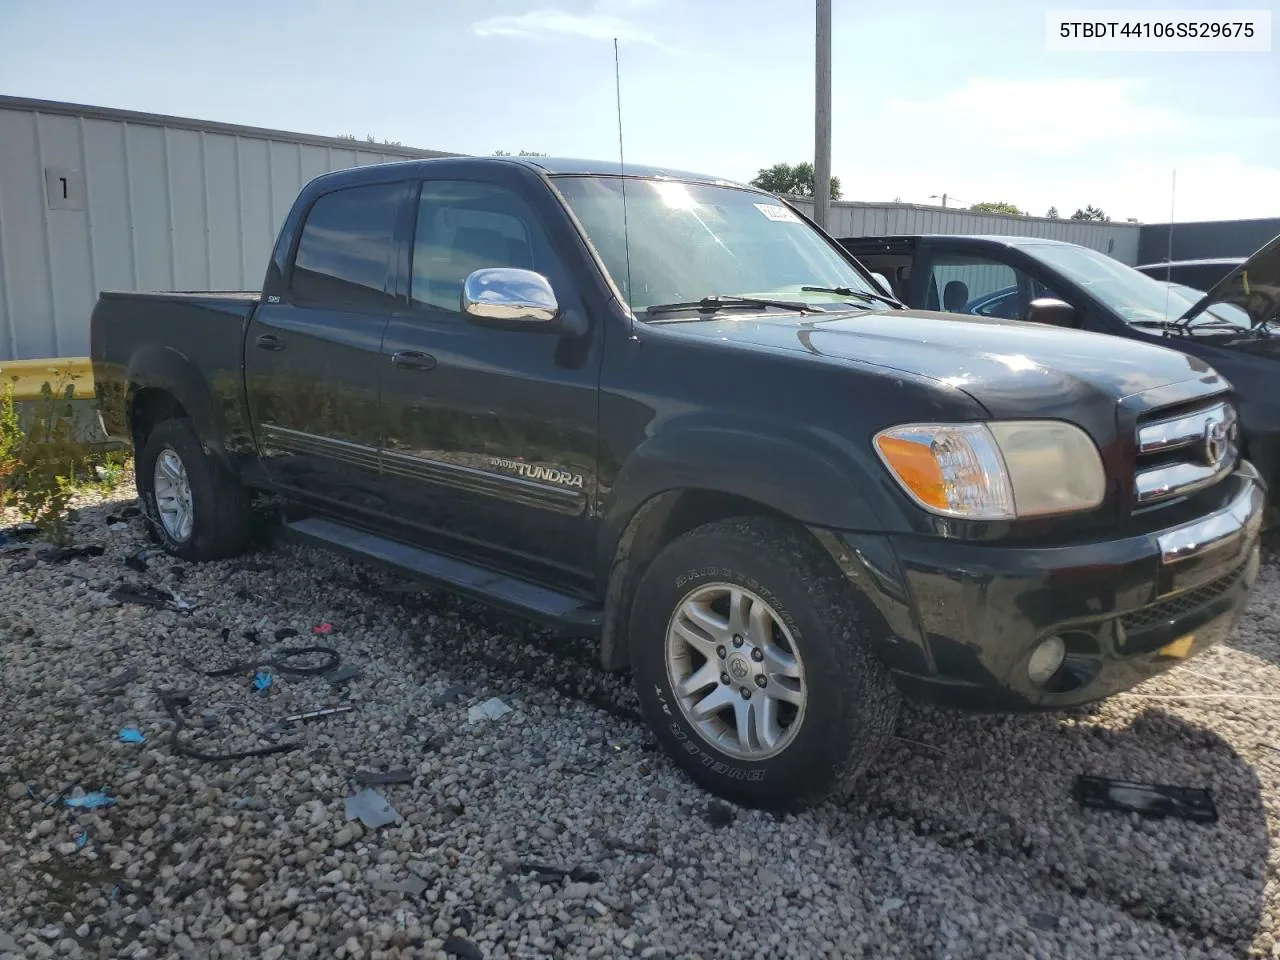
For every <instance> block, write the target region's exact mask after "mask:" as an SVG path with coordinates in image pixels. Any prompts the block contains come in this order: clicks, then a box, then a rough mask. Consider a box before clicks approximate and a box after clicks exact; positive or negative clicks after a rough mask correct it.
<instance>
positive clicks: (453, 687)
mask: <svg viewBox="0 0 1280 960" xmlns="http://www.w3.org/2000/svg"><path fill="white" fill-rule="evenodd" d="M467 692H468V691H467V686H466V684H464V683H451V684H449V686H447V687H445V688H444V692H442V693H441V694H440V696H439V697H437V698H436V703H437V704H441V705H443V704H446V703H454V702H455V701H458V700H461V699H462V698H463V697H465V696H466V695H467Z"/></svg>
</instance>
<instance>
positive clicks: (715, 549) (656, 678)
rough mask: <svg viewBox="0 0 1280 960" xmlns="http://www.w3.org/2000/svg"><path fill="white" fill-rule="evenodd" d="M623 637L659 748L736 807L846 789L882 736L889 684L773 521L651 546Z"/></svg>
mask: <svg viewBox="0 0 1280 960" xmlns="http://www.w3.org/2000/svg"><path fill="white" fill-rule="evenodd" d="M630 646H631V664H632V669H633V672H634V674H635V679H636V684H637V691H638V694H639V697H640V701H641V705H642V707H643V709H644V712H645V714H646V716H647V718H648V720H649V722H650V723H651V724H652V726H653V727H654V730H655V732H656V733H657V736H658V738H659V739H660V740H661V741H662V743H663V746H664V747H665V748H666V750H667V751H668V753H670V754H671V756H672V757H674V758H675V760H676V762H677V763H678V764H679V765H680V766H681V767H682V768H683V769H684V770H685V772H686V773H688V774H689V776H690V777H691V778H692V779H693V780H695V781H696V782H697V783H699V784H700V785H702V786H703V787H705V788H707V789H709V790H711V791H712V792H714V793H716V794H719V795H720V796H723V797H725V798H726V799H730V800H733V801H735V802H738V803H743V804H746V805H748V806H753V807H762V808H770V809H777V808H785V807H803V806H806V805H809V804H811V803H814V802H817V801H819V800H821V799H823V798H824V797H826V796H828V795H830V794H833V793H836V792H841V791H844V790H846V789H847V788H848V787H850V786H851V785H852V784H853V783H854V781H856V779H857V778H858V776H859V775H860V774H861V773H862V772H863V771H864V770H865V769H866V767H867V766H868V764H870V762H871V761H872V759H874V757H875V756H876V754H877V753H878V752H879V750H880V748H881V746H882V745H883V744H884V742H885V741H886V740H887V739H888V737H889V735H890V734H891V733H892V731H893V724H894V720H895V718H896V715H897V704H898V697H897V692H896V689H895V687H894V685H893V682H892V679H891V678H890V677H889V674H888V672H887V671H886V669H885V668H884V666H883V665H882V664H881V663H880V662H879V661H878V660H877V659H876V658H875V657H874V655H873V654H872V652H871V650H870V649H869V648H868V646H867V644H866V641H865V639H864V638H863V636H862V635H861V632H860V630H859V623H858V617H857V610H856V607H855V605H854V598H853V595H852V593H851V588H850V587H849V585H848V583H847V582H846V581H845V580H844V579H843V577H842V576H841V575H840V573H839V571H838V570H837V569H836V568H835V566H834V564H833V563H832V562H831V560H830V559H829V558H828V557H827V556H826V555H825V554H824V553H823V552H822V551H821V549H820V548H819V547H818V546H817V545H816V544H814V543H813V542H812V541H810V540H809V539H808V538H806V537H805V536H804V535H803V533H802V532H801V531H798V530H797V529H795V528H794V527H792V526H790V525H788V524H785V523H782V522H779V521H775V520H771V519H762V518H734V519H730V520H721V521H717V522H715V523H710V524H707V525H705V526H703V527H699V528H698V529H696V530H693V531H691V532H689V533H687V534H685V535H684V536H682V537H680V538H679V539H677V540H675V541H674V542H672V543H671V544H669V545H668V546H667V547H666V548H665V549H663V551H662V552H661V553H659V554H658V556H657V557H656V558H655V559H654V561H653V563H652V564H651V565H650V566H649V569H648V570H647V571H646V572H645V575H644V577H643V579H642V580H641V582H640V584H639V587H638V588H637V591H636V596H635V602H634V605H633V607H632V616H631V629H630Z"/></svg>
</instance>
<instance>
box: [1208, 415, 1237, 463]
mask: <svg viewBox="0 0 1280 960" xmlns="http://www.w3.org/2000/svg"><path fill="white" fill-rule="evenodd" d="M1230 444H1231V427H1230V425H1229V424H1228V423H1227V421H1226V420H1207V421H1205V425H1204V459H1205V463H1207V464H1208V465H1209V466H1211V467H1217V466H1219V465H1221V463H1222V461H1223V460H1224V459H1225V458H1226V456H1227V448H1228V447H1229V446H1230Z"/></svg>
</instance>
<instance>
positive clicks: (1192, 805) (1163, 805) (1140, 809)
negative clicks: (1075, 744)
mask: <svg viewBox="0 0 1280 960" xmlns="http://www.w3.org/2000/svg"><path fill="white" fill-rule="evenodd" d="M1075 794H1076V800H1077V801H1078V802H1079V804H1080V806H1081V807H1084V808H1086V809H1092V810H1111V811H1115V812H1118V813H1137V814H1141V815H1142V816H1144V817H1180V818H1182V819H1183V820H1191V821H1192V822H1194V823H1217V822H1218V810H1217V808H1216V807H1215V806H1214V803H1213V795H1212V794H1211V793H1210V792H1209V791H1208V790H1207V789H1205V788H1201V787H1173V786H1163V785H1160V784H1154V783H1136V782H1134V781H1131V780H1112V779H1110V778H1108V777H1093V776H1087V775H1084V774H1081V775H1080V776H1078V777H1076V789H1075Z"/></svg>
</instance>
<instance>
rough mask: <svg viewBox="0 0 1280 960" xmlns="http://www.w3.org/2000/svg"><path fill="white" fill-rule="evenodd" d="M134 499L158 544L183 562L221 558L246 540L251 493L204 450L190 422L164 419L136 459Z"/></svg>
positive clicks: (238, 547) (243, 545)
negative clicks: (140, 503)
mask: <svg viewBox="0 0 1280 960" xmlns="http://www.w3.org/2000/svg"><path fill="white" fill-rule="evenodd" d="M134 469H135V471H136V477H137V485H138V499H139V500H140V501H141V502H142V511H143V513H144V514H145V515H146V518H147V521H148V522H149V523H150V524H151V529H152V532H153V533H154V535H155V537H156V539H157V540H159V541H160V544H161V545H162V546H163V547H164V548H165V550H167V551H168V552H169V553H172V554H173V555H174V556H177V557H181V558H182V559H183V560H220V559H222V558H224V557H231V556H235V555H236V554H238V553H241V552H242V551H243V550H244V548H245V546H246V545H247V543H248V540H249V495H248V493H247V491H246V490H245V489H244V487H243V486H241V485H240V482H239V481H238V480H237V479H236V478H235V477H234V476H233V475H232V474H231V472H230V471H229V470H228V469H227V468H226V467H225V466H223V465H222V464H221V463H220V462H218V461H217V460H214V459H213V458H211V457H210V456H209V455H208V454H207V453H205V451H204V448H203V447H202V446H201V444H200V438H199V437H198V436H197V435H196V431H195V428H194V427H193V426H192V424H191V421H190V420H187V419H185V418H179V419H173V420H165V421H164V422H163V423H160V424H158V425H157V426H156V428H155V429H154V430H152V431H151V433H150V434H149V435H148V436H147V438H146V440H145V442H144V443H143V446H142V452H141V453H140V454H139V455H138V456H137V457H136V458H135V460H134Z"/></svg>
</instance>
